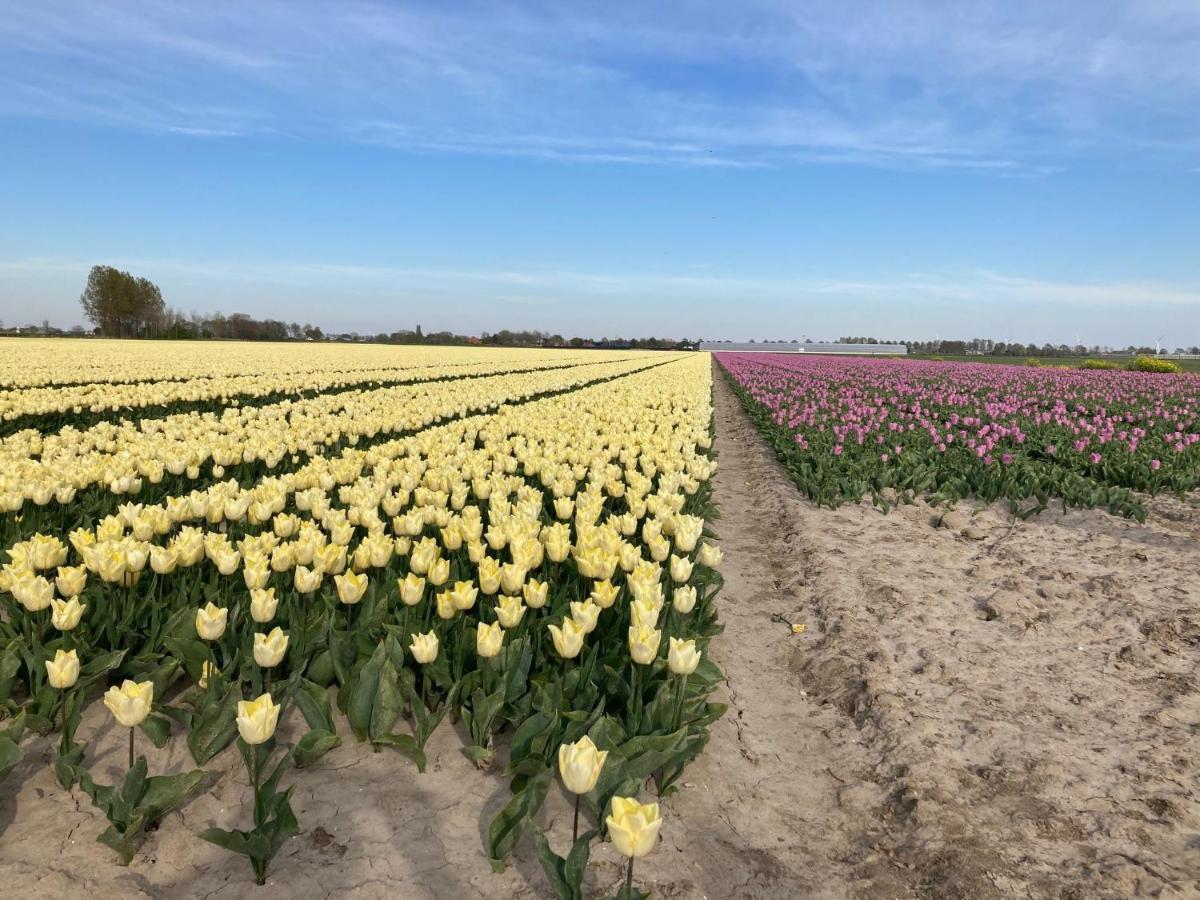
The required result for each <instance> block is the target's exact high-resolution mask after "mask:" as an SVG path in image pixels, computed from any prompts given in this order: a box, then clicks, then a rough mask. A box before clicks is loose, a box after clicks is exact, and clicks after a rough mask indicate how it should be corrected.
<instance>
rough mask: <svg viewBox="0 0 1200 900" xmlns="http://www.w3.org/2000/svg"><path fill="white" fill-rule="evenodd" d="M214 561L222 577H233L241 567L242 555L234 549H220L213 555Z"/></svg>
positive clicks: (226, 547)
mask: <svg viewBox="0 0 1200 900" xmlns="http://www.w3.org/2000/svg"><path fill="white" fill-rule="evenodd" d="M212 561H213V563H214V564H215V565H216V567H217V571H218V572H220V573H221V574H222V575H232V574H233V573H234V572H236V571H237V568H238V566H239V565H241V562H242V555H241V554H240V553H238V552H237V551H236V550H234V549H233V548H232V547H229V546H225V547H219V548H217V549H216V550H215V552H214V553H213V557H212Z"/></svg>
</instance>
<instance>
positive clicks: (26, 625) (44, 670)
mask: <svg viewBox="0 0 1200 900" xmlns="http://www.w3.org/2000/svg"><path fill="white" fill-rule="evenodd" d="M710 387H711V386H710V381H709V377H708V371H707V368H706V365H705V361H704V360H703V359H700V358H695V357H693V358H683V359H679V360H677V361H674V362H670V363H668V364H666V365H664V366H661V367H658V368H656V369H653V370H650V371H644V372H637V373H635V374H631V375H627V376H624V377H621V378H617V379H616V380H613V381H609V382H606V383H604V384H597V385H593V386H590V387H583V388H581V389H579V390H576V391H572V392H569V393H564V394H561V395H558V396H554V397H549V398H546V399H541V400H533V401H530V402H526V403H524V404H518V405H513V406H508V407H505V408H503V409H502V410H500V411H498V412H496V413H495V414H493V415H490V416H475V417H467V418H464V419H461V420H457V421H454V422H452V423H449V424H447V425H442V426H438V427H435V428H431V429H427V430H426V431H424V432H421V433H420V434H418V435H414V436H412V437H410V438H405V439H404V440H401V441H397V442H393V443H392V444H387V445H379V446H377V447H373V448H371V449H370V450H369V451H365V452H364V453H363V454H362V456H361V458H359V459H358V460H357V463H356V465H355V466H352V467H350V470H348V471H346V472H343V473H340V474H343V475H346V476H347V477H345V478H344V479H335V478H331V479H329V481H327V482H325V483H324V484H322V481H321V480H320V479H319V478H316V479H312V480H307V479H305V480H300V481H297V482H293V483H289V485H288V487H289V490H278V489H277V486H276V485H272V488H271V490H270V491H268V492H264V493H260V494H258V495H256V496H257V497H258V500H256V501H254V502H259V503H264V504H265V505H264V508H263V510H262V512H263V513H264V514H263V515H256V516H254V517H247V516H240V517H238V516H235V517H230V518H226V517H225V516H224V515H221V516H220V517H218V520H217V521H216V522H213V523H211V524H210V525H208V527H198V526H195V525H192V524H182V523H184V522H188V521H189V518H190V516H191V514H192V512H193V510H192V506H191V504H190V502H189V504H188V510H187V512H188V516H184V517H181V518H180V519H178V520H176V519H175V518H174V517H173V516H171V514H170V513H169V512H168V507H169V504H164V505H161V506H153V507H152V506H146V505H143V506H138V505H136V504H131V505H126V506H124V507H122V509H121V510H120V511H119V512H118V513H117V514H116V515H114V516H112V517H111V518H109V519H106V520H104V521H102V522H99V523H97V524H96V525H95V526H94V527H92V528H81V529H77V530H76V531H75V532H73V533H72V534H71V535H70V538H69V540H67V541H65V542H64V541H63V540H61V539H60V538H59V537H58V536H56V535H51V534H41V535H34V536H32V537H30V538H28V539H27V540H25V541H23V542H22V543H21V544H19V545H17V546H16V547H14V548H13V550H12V551H10V554H9V555H10V562H9V564H8V566H6V567H5V568H4V570H3V576H2V578H3V581H2V583H0V587H2V588H4V589H5V590H6V591H8V592H9V597H10V598H11V599H10V601H9V602H8V604H7V606H6V609H7V611H8V620H7V622H3V623H0V626H2V628H0V634H2V635H3V639H4V641H5V643H4V645H3V648H2V650H0V701H3V702H4V704H5V707H6V708H7V709H8V710H9V711H10V712H12V713H13V714H14V719H13V723H12V725H11V726H10V728H9V735H8V737H9V739H10V740H11V732H12V731H13V730H14V729H23V728H25V727H27V726H29V727H33V728H35V729H40V730H47V729H49V728H52V727H55V726H57V727H58V728H59V729H60V730H61V738H60V745H59V756H58V764H57V766H56V771H57V773H58V777H59V780H60V782H61V783H63V784H64V786H66V787H68V788H69V787H71V786H73V785H75V784H78V785H79V786H80V788H81V789H82V790H84V791H85V792H86V793H87V794H89V796H91V797H92V800H93V803H95V804H96V805H97V806H98V807H100V808H102V809H104V810H105V811H106V813H107V814H108V815H109V818H110V822H111V826H110V828H109V830H108V831H106V832H105V833H104V835H102V836H101V840H103V841H104V842H105V843H106V844H109V845H110V846H113V847H114V849H117V850H118V852H119V854H120V856H121V858H122V859H124V860H128V859H130V858H132V855H133V854H134V853H135V852H136V849H137V846H138V845H139V843H140V842H141V840H142V839H143V835H144V831H145V828H146V826H147V825H148V824H150V823H151V822H152V821H154V820H155V819H157V818H161V816H162V815H163V814H164V813H165V812H166V811H167V810H169V809H170V808H174V807H175V806H177V805H179V804H181V803H184V802H186V800H187V798H188V796H190V794H191V793H192V792H193V791H194V790H196V789H197V788H198V786H199V784H200V783H201V781H202V778H203V770H202V769H196V770H194V771H192V772H187V773H182V774H180V775H173V776H163V775H159V776H151V775H148V773H147V771H146V768H147V767H146V763H145V759H144V757H137V756H136V755H135V754H134V752H133V750H132V749H131V752H130V766H129V772H128V774H127V777H126V779H125V781H124V782H123V783H122V784H120V785H113V786H103V785H98V784H96V782H95V781H94V780H93V778H92V776H91V774H90V773H89V772H88V768H87V765H86V763H87V752H86V744H85V743H83V742H80V741H78V740H77V732H78V727H79V720H80V711H81V709H82V706H83V701H84V699H85V697H86V695H87V692H88V690H89V688H90V686H91V685H92V684H94V683H96V682H98V681H100V680H102V679H106V678H109V679H117V680H120V681H121V682H122V684H121V686H119V687H117V686H114V687H113V688H110V689H109V692H108V693H107V694H106V695H105V702H106V705H108V707H109V709H110V710H112V712H113V714H114V716H116V717H117V719H118V721H119V722H120V723H121V724H123V725H126V726H128V727H130V729H131V730H130V734H131V748H132V747H133V735H134V734H135V729H137V730H140V731H141V732H143V733H145V734H146V735H147V736H148V738H149V739H150V740H152V741H154V742H155V743H156V744H157V743H162V742H165V741H166V740H167V739H168V737H169V733H170V732H171V730H173V729H174V728H176V727H179V728H182V729H183V730H185V731H186V733H187V735H186V739H187V743H188V747H189V750H190V751H191V753H192V755H193V757H194V758H195V760H196V762H197V764H198V765H203V764H205V763H206V762H208V761H209V760H211V759H212V758H213V757H214V756H215V755H216V754H218V753H220V752H222V751H223V750H224V749H225V748H226V747H227V746H228V745H229V744H230V743H231V742H236V744H237V746H238V748H239V751H240V753H241V756H242V758H243V760H244V761H245V764H246V766H247V768H248V771H249V773H250V776H251V783H252V785H253V786H254V787H253V791H254V794H255V797H254V803H253V810H254V815H253V826H252V827H251V828H249V829H247V830H245V831H235V832H227V831H219V830H216V829H209V830H208V831H207V832H205V834H204V837H205V838H206V839H208V840H212V841H214V842H215V843H218V844H220V845H221V846H223V847H226V848H227V849H230V850H233V851H235V852H239V853H243V854H245V855H246V856H247V857H248V858H249V859H250V861H251V863H252V864H253V866H254V870H255V873H256V876H257V878H258V879H259V880H260V881H261V880H262V878H264V877H265V873H266V869H267V865H268V863H269V860H270V858H271V856H272V855H273V854H274V853H275V852H276V851H277V850H278V848H279V846H281V845H282V843H283V842H284V841H286V840H287V839H288V837H290V836H291V835H292V834H294V833H296V831H297V830H298V828H299V823H297V822H296V819H295V815H294V814H293V812H292V810H291V807H290V804H289V801H288V798H289V794H290V788H289V789H284V788H283V787H282V786H281V784H280V782H281V780H283V779H284V778H286V777H287V772H288V771H289V770H290V769H291V768H292V767H293V766H295V767H301V768H303V767H305V766H309V765H314V764H316V763H317V762H318V760H319V759H320V758H321V757H322V755H323V754H324V753H326V752H328V751H329V750H330V749H332V748H333V747H335V746H337V745H338V743H340V740H341V737H340V735H339V734H338V729H337V727H336V723H335V719H334V716H333V704H332V702H331V700H332V699H333V698H336V705H337V707H338V708H339V709H340V710H341V712H342V713H343V714H344V716H345V718H346V721H347V723H348V725H349V727H350V731H351V733H352V734H353V736H354V737H355V739H357V740H360V741H369V742H370V743H372V744H373V745H374V746H375V747H376V748H382V747H390V748H393V749H395V750H397V751H399V752H400V753H402V754H404V755H406V756H408V757H410V758H411V759H412V760H414V761H415V763H416V765H417V767H418V769H421V768H423V766H424V746H425V743H426V741H427V740H428V738H429V735H430V734H431V733H432V731H433V730H434V729H435V728H436V727H437V726H438V724H439V723H440V722H441V721H442V720H443V719H444V718H445V717H446V716H447V715H449V716H450V717H453V718H458V717H461V718H462V720H463V722H464V725H465V726H466V728H467V732H468V734H469V735H470V740H471V745H470V746H469V747H467V748H465V749H466V752H467V754H468V756H469V757H470V758H471V759H473V760H474V761H475V762H476V764H477V765H479V766H480V767H482V768H488V767H492V766H494V765H495V764H496V750H497V746H496V740H497V738H498V737H500V736H501V735H506V736H508V753H507V766H506V770H505V771H506V774H507V775H508V776H509V778H510V786H511V788H512V791H513V797H512V799H511V800H510V802H509V803H508V804H507V805H506V806H505V808H504V809H503V810H501V812H500V813H499V815H498V816H497V817H496V819H495V821H494V822H493V823H492V826H491V828H490V830H489V839H488V852H489V856H490V857H491V859H492V861H493V864H494V865H495V866H497V867H501V866H503V865H504V863H505V861H506V859H507V857H508V856H509V855H510V854H511V852H512V851H513V848H514V847H515V846H516V844H517V843H518V841H519V839H520V838H521V836H522V834H524V833H526V832H528V831H530V830H532V831H533V833H534V844H535V846H536V848H537V850H538V853H539V856H540V858H541V859H542V862H543V865H544V867H545V869H546V872H547V875H548V877H549V878H550V882H551V884H552V887H553V891H554V893H555V895H556V896H565V897H577V896H580V892H581V890H582V887H581V885H582V878H583V871H584V868H585V867H586V860H587V847H588V846H589V842H590V841H591V840H593V839H594V838H596V836H597V835H598V834H600V835H607V836H608V837H610V838H611V839H612V840H613V842H614V844H615V845H616V846H617V848H618V849H619V850H620V851H621V852H622V853H624V854H625V855H627V856H628V857H630V860H631V861H632V859H633V858H634V857H637V856H641V855H644V853H645V852H647V851H648V849H649V847H650V846H651V845H652V844H653V839H654V836H655V834H656V833H657V828H658V822H659V818H658V811H657V807H656V806H655V805H654V804H649V805H642V804H640V803H639V802H638V801H637V797H638V795H639V793H640V791H641V790H642V789H643V786H644V784H645V783H646V782H647V781H648V780H649V781H652V783H653V784H654V785H655V786H656V787H657V789H658V790H659V792H660V793H667V792H669V791H671V790H673V789H674V787H675V785H676V783H677V780H678V778H679V776H680V774H681V773H682V771H683V767H684V765H686V763H687V762H688V761H689V760H691V759H692V758H694V757H695V755H696V754H697V753H698V752H699V751H700V749H701V748H702V747H703V746H704V744H705V742H706V741H707V730H708V727H709V725H710V724H711V723H712V721H713V720H715V718H716V717H717V716H719V715H720V714H721V712H722V707H720V706H719V705H717V704H712V703H710V702H708V699H707V696H708V694H709V692H710V691H711V690H712V688H713V687H714V686H715V684H716V683H717V682H718V681H719V680H720V677H721V676H720V672H719V670H718V669H717V668H716V667H715V666H714V665H713V664H712V662H711V661H710V660H709V659H708V658H707V654H706V648H707V645H708V642H709V641H710V640H711V638H712V637H713V636H714V635H715V634H716V633H717V632H718V631H719V626H718V625H717V623H716V611H715V607H714V602H713V601H714V598H715V596H716V594H717V592H718V590H719V588H720V584H721V580H720V576H719V574H718V572H717V567H718V566H719V563H720V551H719V550H717V549H716V547H715V546H714V545H713V544H711V543H710V542H708V541H707V540H705V536H706V535H707V534H708V531H707V527H706V524H705V523H706V521H707V520H708V519H711V517H712V515H713V512H714V511H713V510H712V508H711V504H710V500H709V496H710V493H709V487H708V479H709V477H710V476H711V474H712V471H713V468H714V463H713V462H712V460H711V459H710V458H709V456H708V455H707V448H708V446H709V443H710V439H709V436H708V429H709V427H710V420H711V404H710ZM324 471H326V472H328V471H329V470H328V469H326V470H324ZM238 490H239V492H240V491H241V490H242V489H241V487H240V486H239V487H238ZM210 499H211V498H210ZM220 509H221V512H222V513H224V512H227V511H228V510H226V509H225V504H224V503H222V504H221V505H220ZM164 515H165V516H166V517H167V522H166V523H165V524H166V527H165V528H162V529H161V530H160V529H159V528H157V527H156V526H157V525H159V524H163V523H161V522H158V521H156V520H159V519H160V518H161V517H162V516H164ZM199 518H200V521H202V522H205V523H206V524H207V523H208V520H209V519H210V518H211V517H209V516H208V515H207V510H201V511H200V515H199ZM147 520H150V527H148V528H143V527H141V526H142V524H143V523H145V522H147ZM72 550H73V551H74V554H75V555H76V558H77V561H76V562H75V564H74V565H71V562H72V560H71V558H70V557H71V555H72ZM331 688H332V689H335V690H333V691H332V692H331V690H330V689H331ZM292 708H294V709H296V710H297V711H298V713H299V714H300V715H301V716H302V718H303V720H304V722H305V723H306V725H307V728H308V730H307V732H306V733H305V734H304V735H303V736H302V737H301V738H300V739H299V740H298V741H296V742H294V743H292V744H290V745H289V746H286V747H283V745H282V744H281V743H279V742H278V739H277V737H276V735H275V728H276V725H277V723H278V722H279V718H280V714H281V711H283V712H286V711H287V710H288V709H292ZM405 722H407V723H408V728H407V729H405V728H403V727H399V728H398V726H403V725H404V723H405ZM5 737H6V736H5V735H0V757H2V754H3V750H2V748H3V740H4V739H5ZM16 738H17V739H16V743H19V739H20V732H19V730H18V733H17V735H16ZM589 747H590V748H592V750H590V751H589V749H588V748H589ZM277 750H278V751H281V752H279V753H278V754H277V753H276V751H277ZM589 752H594V756H592V757H590V758H591V759H592V761H593V763H596V765H593V769H594V770H595V775H594V778H592V779H591V780H590V781H589V780H588V779H586V778H583V777H581V775H580V773H581V772H582V771H583V763H582V762H580V760H585V759H588V758H589V757H588V755H587V754H588V753H589ZM556 758H557V761H558V768H559V770H560V774H561V777H562V779H563V781H564V784H565V785H566V787H567V789H568V790H571V791H572V792H574V793H575V795H576V796H577V797H578V798H579V800H578V801H577V806H576V810H577V816H576V828H575V831H576V833H575V835H574V836H573V841H572V846H571V850H570V852H568V854H567V855H566V856H565V857H560V856H558V855H556V854H555V853H554V851H553V850H552V849H551V846H550V841H549V839H548V837H547V836H546V835H544V834H542V833H541V832H540V830H538V828H537V824H536V815H537V811H538V809H539V808H540V806H541V805H542V803H543V801H544V799H545V796H546V792H547V790H548V787H549V784H550V779H551V775H552V772H553V768H554V763H555V760H556ZM572 760H574V762H572ZM10 768H11V767H10ZM156 779H157V780H156ZM580 788H582V789H580ZM581 807H582V810H583V811H584V812H586V813H587V815H588V816H589V817H591V818H592V819H593V820H594V821H595V822H596V828H594V829H591V830H589V831H588V832H587V833H586V834H585V835H582V836H581V835H579V834H578V817H579V811H580V809H581ZM606 814H607V815H606ZM631 866H632V862H631ZM631 871H632V870H630V875H631ZM622 891H623V896H630V897H632V896H637V892H636V890H635V889H634V888H633V886H632V883H630V882H628V879H627V884H626V886H625V887H623V888H622Z"/></svg>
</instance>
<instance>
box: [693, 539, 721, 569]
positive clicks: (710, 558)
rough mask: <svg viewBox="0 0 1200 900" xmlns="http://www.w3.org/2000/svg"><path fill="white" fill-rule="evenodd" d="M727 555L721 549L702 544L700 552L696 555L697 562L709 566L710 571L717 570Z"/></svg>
mask: <svg viewBox="0 0 1200 900" xmlns="http://www.w3.org/2000/svg"><path fill="white" fill-rule="evenodd" d="M724 557H725V554H724V553H722V552H721V548H720V547H717V546H715V545H713V544H707V543H705V544H701V545H700V551H699V552H698V553H697V554H696V560H697V562H699V563H700V565H702V566H708V568H710V569H715V568H716V567H717V566H719V565H720V564H721V560H722V559H724Z"/></svg>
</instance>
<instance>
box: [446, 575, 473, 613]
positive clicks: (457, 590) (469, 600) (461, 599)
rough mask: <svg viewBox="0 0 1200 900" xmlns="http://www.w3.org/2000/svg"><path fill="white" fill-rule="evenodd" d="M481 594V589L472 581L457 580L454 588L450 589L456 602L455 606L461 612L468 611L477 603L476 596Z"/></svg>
mask: <svg viewBox="0 0 1200 900" xmlns="http://www.w3.org/2000/svg"><path fill="white" fill-rule="evenodd" d="M478 596H479V590H478V589H477V588H476V587H475V585H474V584H472V583H471V582H470V581H456V582H455V583H454V588H453V590H451V591H450V599H451V601H452V602H453V603H454V608H455V609H457V610H459V611H460V612H466V611H467V610H468V609H470V608H471V607H472V606H474V605H475V598H476V597H478Z"/></svg>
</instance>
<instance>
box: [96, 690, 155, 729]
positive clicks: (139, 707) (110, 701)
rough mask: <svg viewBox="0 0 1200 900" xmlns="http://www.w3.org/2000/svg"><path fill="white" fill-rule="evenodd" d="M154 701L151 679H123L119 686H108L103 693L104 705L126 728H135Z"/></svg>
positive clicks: (146, 714) (143, 718)
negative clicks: (136, 680)
mask: <svg viewBox="0 0 1200 900" xmlns="http://www.w3.org/2000/svg"><path fill="white" fill-rule="evenodd" d="M153 702H154V682H153V681H142V682H134V681H129V680H126V681H123V682H122V683H121V686H120V687H116V686H115V685H114V686H113V687H110V688H109V689H108V690H107V691H105V693H104V705H105V706H106V707H108V711H109V712H110V713H112V714H113V716H114V717H115V718H116V720H117V721H118V722H120V723H121V724H122V725H124V726H125V727H126V728H136V727H137V726H138V725H141V724H142V722H143V721H145V719H146V716H148V715H150V705H151V704H152V703H153Z"/></svg>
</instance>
